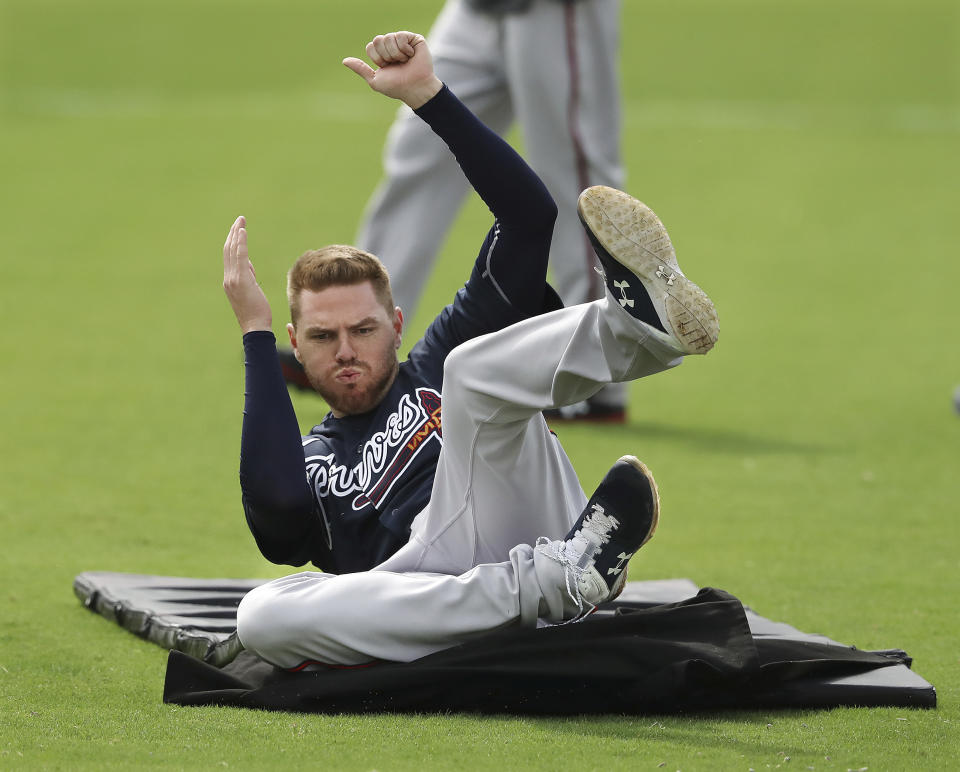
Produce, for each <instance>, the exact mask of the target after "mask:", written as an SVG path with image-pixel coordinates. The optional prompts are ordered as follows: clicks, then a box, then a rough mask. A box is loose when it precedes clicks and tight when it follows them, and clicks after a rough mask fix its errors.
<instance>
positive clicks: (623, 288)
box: [577, 185, 719, 354]
mask: <svg viewBox="0 0 960 772" xmlns="http://www.w3.org/2000/svg"><path fill="white" fill-rule="evenodd" d="M577 213H578V214H579V215H580V222H581V223H583V227H584V229H585V230H586V231H587V235H588V236H589V238H590V243H591V244H592V245H593V248H594V250H595V251H596V253H597V257H598V258H599V259H600V263H601V265H602V266H603V275H604V280H605V282H606V285H607V288H608V289H609V290H610V292H611V293H612V295H613V297H614V298H616V299H617V300H618V301H619V302H620V306H621V307H622V308H623V309H624V310H625V311H627V313H629V314H630V315H631V316H633V317H634V318H636V319H639V320H640V321H643V322H646V323H647V324H649V325H651V326H652V327H654V328H657V329H659V330H660V331H661V332H663V333H666V337H667V338H668V341H667V342H668V343H670V344H671V345H672V346H673V347H674V348H676V349H678V350H679V351H681V352H682V353H684V354H706V353H707V352H708V351H709V350H710V349H711V348H713V346H714V344H715V343H716V342H717V336H718V334H719V323H718V321H717V311H716V309H715V308H714V307H713V303H712V302H711V301H710V298H709V297H707V294H706V293H705V292H704V291H703V290H702V289H700V288H699V287H698V286H697V285H696V284H694V283H693V282H692V281H690V280H689V279H688V278H687V277H686V276H684V274H683V272H682V271H681V270H680V266H679V265H678V264H677V256H676V253H675V252H674V250H673V244H671V243H670V237H669V236H668V235H667V230H666V228H664V227H663V223H661V222H660V219H659V218H658V217H657V216H656V214H654V213H653V211H652V210H651V209H650V208H649V207H647V206H646V205H645V204H643V203H642V202H640V201H637V199H635V198H633V197H632V196H629V195H627V194H626V193H624V192H622V191H620V190H615V189H614V188H608V187H605V186H603V185H595V186H594V187H592V188H587V189H586V190H585V191H583V192H582V193H581V194H580V198H579V200H578V201H577Z"/></svg>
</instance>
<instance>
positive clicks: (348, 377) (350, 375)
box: [336, 367, 362, 383]
mask: <svg viewBox="0 0 960 772" xmlns="http://www.w3.org/2000/svg"><path fill="white" fill-rule="evenodd" d="M361 375H362V372H361V371H360V370H358V369H357V368H355V367H344V368H343V369H342V370H339V371H338V372H337V375H336V379H337V380H338V381H343V382H346V383H352V382H353V381H355V380H357V378H359V377H360V376H361Z"/></svg>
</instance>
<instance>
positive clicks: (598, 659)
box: [164, 589, 936, 715]
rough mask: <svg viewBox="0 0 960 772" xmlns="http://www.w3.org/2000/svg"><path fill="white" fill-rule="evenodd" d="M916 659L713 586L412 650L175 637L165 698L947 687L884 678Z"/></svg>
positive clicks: (769, 697)
mask: <svg viewBox="0 0 960 772" xmlns="http://www.w3.org/2000/svg"><path fill="white" fill-rule="evenodd" d="M907 661H908V658H907V657H906V655H905V654H903V653H902V652H886V653H875V652H863V651H858V650H857V649H854V648H851V647H847V646H839V645H836V644H832V643H821V642H817V641H804V640H793V639H782V638H769V637H763V636H759V637H754V636H753V635H752V634H751V632H750V626H749V623H748V621H747V616H746V612H745V610H744V608H743V606H742V605H741V604H740V602H739V601H738V600H737V599H736V598H734V597H733V596H732V595H729V594H728V593H725V592H723V591H722V590H713V589H704V590H701V591H700V592H699V593H698V594H697V595H696V596H695V597H694V598H691V599H689V600H686V601H681V602H679V603H674V604H666V605H662V606H657V607H653V608H636V609H631V608H629V607H628V606H627V607H621V608H620V609H619V610H618V613H616V614H610V615H603V616H600V617H599V618H597V619H592V618H591V619H589V620H588V621H585V622H582V623H580V624H573V625H563V626H557V627H548V628H542V629H538V630H515V631H507V632H500V633H497V634H494V635H490V636H488V637H486V638H483V639H481V640H477V641H474V642H471V643H468V644H464V645H462V646H457V647H454V648H452V649H448V650H446V651H442V652H438V653H436V654H432V655H430V656H428V657H424V658H422V659H420V660H417V661H415V662H411V663H406V664H402V663H377V664H374V665H370V666H368V667H362V668H329V669H323V670H317V671H312V672H298V673H290V672H286V671H282V670H279V669H277V668H273V667H271V666H269V665H267V664H266V663H264V662H262V661H260V660H258V659H257V658H256V657H254V656H253V655H250V654H249V653H247V652H244V653H243V654H242V655H241V656H240V657H238V659H237V660H236V661H235V662H233V663H232V664H230V665H228V666H226V667H225V668H223V669H217V668H215V667H212V666H210V665H207V664H204V663H203V662H199V661H197V660H195V659H192V658H190V657H188V656H185V655H183V654H181V653H179V652H176V651H173V652H171V653H170V657H169V660H168V663H167V675H166V682H165V685H164V701H166V702H173V703H177V704H180V705H233V706H238V707H249V708H261V709H268V710H291V711H301V712H321V713H371V712H469V713H512V714H538V715H563V714H596V713H618V714H638V713H649V712H656V713H662V712H677V711H691V710H706V709H718V708H759V707H783V708H787V707H806V708H810V707H835V706H838V705H864V706H873V705H896V706H912V707H933V706H934V705H935V704H936V696H935V692H934V691H933V688H932V687H930V686H929V684H926V682H925V681H923V679H919V682H920V683H919V684H917V683H914V684H913V685H912V686H908V685H905V684H899V685H895V684H891V683H890V682H888V680H887V679H885V678H884V675H883V674H885V672H886V671H888V670H891V669H893V670H895V669H897V668H900V667H904V665H905V663H906V662H907ZM907 672H908V673H909V671H907ZM877 675H880V677H879V679H878V678H875V677H874V678H871V677H870V676H877ZM864 677H866V679H865V680H864ZM858 678H859V682H858V680H857V679H858Z"/></svg>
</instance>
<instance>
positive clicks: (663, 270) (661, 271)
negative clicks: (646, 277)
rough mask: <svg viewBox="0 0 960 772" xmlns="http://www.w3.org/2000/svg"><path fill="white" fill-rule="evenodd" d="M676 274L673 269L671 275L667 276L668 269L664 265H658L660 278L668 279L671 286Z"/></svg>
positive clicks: (658, 276)
mask: <svg viewBox="0 0 960 772" xmlns="http://www.w3.org/2000/svg"><path fill="white" fill-rule="evenodd" d="M675 276H676V274H675V273H674V272H673V271H671V272H670V275H669V276H667V269H666V268H664V267H663V266H662V265H660V266H657V278H658V279H666V280H667V284H669V285H670V286H671V287H672V286H673V279H674V277H675Z"/></svg>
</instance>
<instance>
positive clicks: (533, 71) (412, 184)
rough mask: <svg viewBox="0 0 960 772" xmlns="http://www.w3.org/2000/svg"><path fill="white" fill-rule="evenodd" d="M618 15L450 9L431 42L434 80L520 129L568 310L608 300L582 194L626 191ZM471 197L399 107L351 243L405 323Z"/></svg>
mask: <svg viewBox="0 0 960 772" xmlns="http://www.w3.org/2000/svg"><path fill="white" fill-rule="evenodd" d="M619 17H620V0H447V2H446V4H445V5H444V7H443V9H442V11H441V12H440V15H439V16H438V18H437V20H436V22H435V23H434V26H433V29H432V30H431V32H430V34H429V35H428V38H427V39H428V42H429V45H430V50H431V51H432V52H433V56H434V65H435V68H436V72H437V75H438V77H439V78H440V80H442V81H443V82H444V83H446V84H447V85H448V86H449V88H450V90H451V91H453V92H454V93H456V94H457V95H458V96H459V97H460V99H461V101H463V103H464V104H465V105H466V106H467V107H468V108H469V109H470V111H471V112H473V113H474V114H475V115H476V116H477V117H478V118H479V119H480V120H481V121H482V122H483V123H485V124H486V125H487V126H489V127H490V128H492V129H493V130H494V131H496V132H497V133H498V134H501V135H503V134H505V133H506V132H507V131H508V130H509V128H510V126H511V125H512V124H513V123H514V121H516V123H517V124H518V125H519V127H520V130H521V133H522V136H523V142H524V146H525V157H526V158H527V160H528V161H529V163H530V165H531V167H532V168H533V169H534V171H535V172H536V173H537V175H538V176H539V177H540V178H541V179H542V180H543V182H544V184H545V185H546V187H547V190H548V191H549V192H550V194H551V196H552V197H553V199H554V201H555V202H556V204H557V208H558V215H557V223H556V228H555V231H554V238H553V245H552V247H551V250H550V267H551V271H552V274H553V281H552V285H553V286H554V287H555V289H556V290H557V292H558V293H559V295H560V297H561V299H562V300H563V302H564V304H565V305H567V306H571V305H576V304H579V303H585V302H588V301H590V300H596V299H598V298H600V297H602V295H603V280H602V278H601V276H600V275H599V274H598V273H597V272H596V270H595V266H596V265H597V263H596V258H595V257H594V253H593V250H592V249H591V247H590V243H589V241H588V239H587V238H586V236H585V234H584V231H583V229H582V228H581V226H580V222H579V220H578V218H577V196H578V195H579V194H580V191H582V190H584V189H585V188H587V187H589V186H591V185H606V186H609V187H612V188H622V187H623V184H624V177H625V175H624V170H623V165H622V162H621V158H620V85H619V76H618V67H617V63H618V54H619ZM469 190H470V186H469V184H468V182H467V180H466V178H465V177H464V176H463V173H462V172H461V170H460V168H459V166H458V165H457V162H456V160H455V159H454V158H453V156H451V155H450V153H449V151H448V150H447V147H446V146H445V145H444V143H443V141H442V140H440V138H439V137H437V136H436V135H435V134H434V133H433V132H432V131H431V130H430V127H429V126H427V125H426V124H425V123H424V122H423V121H421V120H420V119H418V118H417V117H416V116H415V115H414V114H413V112H412V111H411V110H409V109H407V108H405V107H402V108H401V109H400V112H399V114H398V115H397V118H396V120H395V121H394V124H393V126H392V127H391V128H390V132H389V134H388V138H387V144H386V148H385V152H384V179H383V180H382V181H381V183H380V185H379V187H378V188H377V190H376V192H375V193H374V195H373V197H372V198H371V200H370V202H369V204H368V205H367V210H366V213H365V216H364V219H363V222H362V223H361V226H360V230H359V233H358V236H357V242H356V243H357V245H358V246H359V247H360V248H361V249H364V250H366V251H368V252H372V253H373V254H375V255H378V256H379V257H380V259H381V260H382V261H383V263H384V264H385V265H386V267H387V269H388V270H389V272H390V276H391V277H392V282H393V294H394V300H395V301H396V303H397V305H399V306H400V307H401V308H402V309H403V310H404V312H405V315H406V317H407V319H412V318H413V316H414V314H415V313H416V309H417V304H418V303H419V301H420V298H421V295H422V293H423V289H424V287H425V286H426V283H427V280H428V279H429V276H430V272H431V270H432V268H433V266H434V263H435V262H436V258H437V255H438V253H439V251H440V247H441V245H442V243H443V241H444V239H445V237H446V235H447V232H448V231H449V229H450V226H451V224H452V223H453V221H454V219H455V218H456V216H457V214H458V212H459V211H460V209H461V206H462V205H463V202H464V199H465V198H466V195H467V193H468V192H469ZM281 360H282V363H283V365H284V375H285V377H286V378H287V380H288V382H291V383H293V384H295V385H299V386H301V387H306V388H309V386H308V384H307V383H306V379H305V378H304V376H303V375H302V370H300V369H299V367H298V363H297V362H296V360H295V359H294V358H293V356H292V352H281ZM625 405H626V387H625V386H624V385H623V384H611V385H609V386H607V387H605V388H604V389H602V390H601V391H600V392H599V393H598V394H596V395H594V396H593V397H591V398H590V399H589V400H587V401H585V402H581V403H578V404H577V405H573V406H570V407H568V408H564V409H563V411H560V410H554V411H549V412H548V414H547V415H548V417H549V418H552V419H558V418H574V419H586V420H595V421H604V422H623V421H624V420H625V417H626V416H625Z"/></svg>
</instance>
